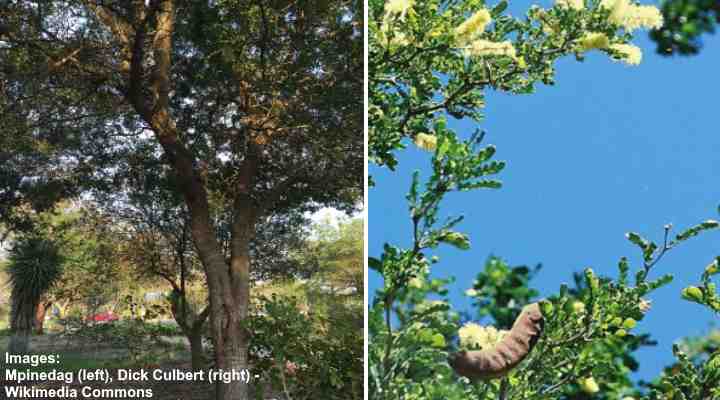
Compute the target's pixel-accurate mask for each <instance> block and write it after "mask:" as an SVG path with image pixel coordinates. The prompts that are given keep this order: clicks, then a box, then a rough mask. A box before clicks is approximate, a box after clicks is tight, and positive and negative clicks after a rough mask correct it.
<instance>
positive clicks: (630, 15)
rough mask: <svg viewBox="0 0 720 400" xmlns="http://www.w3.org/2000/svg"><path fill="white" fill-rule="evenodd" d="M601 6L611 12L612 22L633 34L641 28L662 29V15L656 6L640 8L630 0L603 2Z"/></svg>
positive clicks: (605, 0)
mask: <svg viewBox="0 0 720 400" xmlns="http://www.w3.org/2000/svg"><path fill="white" fill-rule="evenodd" d="M600 6H601V7H603V8H605V9H607V10H610V17H609V18H610V22H612V23H613V24H615V25H618V26H621V27H623V28H624V29H625V30H627V31H629V32H632V31H634V30H635V29H639V28H648V29H650V28H655V29H657V28H660V27H661V26H662V24H663V18H662V14H660V10H658V9H657V7H655V6H639V5H635V4H632V3H631V2H630V0H602V1H601V2H600Z"/></svg>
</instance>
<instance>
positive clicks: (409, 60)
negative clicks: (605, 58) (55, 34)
mask: <svg viewBox="0 0 720 400" xmlns="http://www.w3.org/2000/svg"><path fill="white" fill-rule="evenodd" d="M612 3H613V2H608V1H606V2H599V1H589V2H584V1H580V2H575V1H559V2H557V3H556V5H555V6H553V7H552V8H549V9H542V8H540V7H537V6H534V7H532V8H531V9H530V10H529V11H528V12H527V15H526V17H525V18H514V17H511V16H508V15H504V14H503V12H504V10H505V8H506V7H507V4H505V3H504V2H500V3H499V4H497V5H486V4H484V2H482V1H474V0H467V1H440V0H431V1H426V2H414V1H404V0H393V1H387V2H385V1H382V0H371V1H370V4H369V5H370V9H369V13H370V21H369V30H370V34H371V35H370V38H369V42H370V49H369V52H370V54H369V66H368V69H369V90H370V93H369V95H370V104H369V129H370V132H369V155H370V160H371V161H372V162H373V163H375V164H376V165H378V166H382V167H388V168H389V169H390V170H395V169H396V168H397V166H398V161H397V157H396V153H397V152H398V151H400V150H402V149H404V148H405V147H406V146H407V145H408V142H409V140H408V139H410V140H412V141H413V142H414V143H415V145H416V146H417V147H419V148H420V149H423V150H426V151H428V152H430V153H431V154H432V157H431V159H430V166H431V170H430V172H429V176H428V177H425V178H424V179H421V175H420V173H419V172H416V173H415V174H414V175H413V180H412V183H411V186H410V190H409V192H408V194H407V196H406V199H407V202H408V209H409V218H410V220H411V222H412V229H411V231H410V232H409V236H410V237H411V238H412V241H411V243H412V244H411V245H410V246H408V247H406V248H404V247H400V246H396V245H393V244H390V243H386V244H385V245H384V246H383V251H382V254H380V255H379V256H377V257H370V258H369V260H368V264H369V266H370V268H372V269H374V270H375V271H377V272H378V273H379V274H380V275H381V276H382V279H383V287H382V288H381V289H380V290H378V291H377V292H376V293H375V295H374V298H373V302H372V304H371V305H370V309H369V340H370V344H369V350H368V352H369V375H370V376H369V393H370V398H372V399H466V398H476V399H487V400H491V399H493V400H494V399H538V400H540V399H543V400H545V399H586V398H598V399H608V400H609V399H613V400H614V399H620V398H623V397H626V396H632V397H635V398H637V397H640V396H641V395H643V393H642V391H641V390H639V389H638V388H636V387H635V386H634V385H633V382H632V381H631V379H630V373H631V372H632V371H634V370H635V369H637V366H638V364H637V361H636V360H635V359H634V357H633V356H632V352H633V351H635V350H636V349H638V348H639V347H640V346H644V345H649V344H652V341H651V340H650V338H649V336H648V335H644V334H640V333H638V332H637V331H638V330H639V329H640V328H639V322H641V321H642V320H643V318H644V315H645V313H646V312H648V311H649V301H647V300H646V299H645V296H647V295H648V294H649V293H651V292H653V291H655V290H657V289H659V288H661V287H662V286H663V285H666V284H667V283H669V282H670V281H671V280H672V276H671V275H664V276H659V277H653V276H651V275H652V272H653V268H654V266H655V265H656V264H657V263H658V262H659V261H660V260H661V259H662V258H663V257H664V255H665V254H666V253H667V252H668V251H669V250H671V249H672V248H674V247H675V246H677V245H678V244H680V243H682V242H684V241H686V240H688V239H690V238H692V237H694V236H696V235H699V234H701V233H703V232H704V231H708V230H714V229H716V228H718V223H717V222H716V221H712V220H709V221H705V222H703V223H701V224H698V225H696V226H694V227H691V228H689V229H687V230H685V231H681V232H680V233H679V234H678V235H676V236H675V237H674V238H672V239H671V237H670V232H671V230H672V227H671V226H669V225H668V226H666V227H665V230H664V237H663V240H662V241H661V242H657V243H656V242H654V241H652V240H649V239H646V238H643V237H642V236H641V235H640V234H638V233H628V234H627V238H628V240H629V241H630V242H631V243H632V244H634V245H635V246H637V247H638V249H639V251H640V260H641V261H640V262H639V263H638V264H636V265H634V264H633V263H631V262H630V261H629V259H628V258H625V257H624V258H621V259H620V262H619V264H618V269H619V276H618V278H617V279H611V278H609V277H605V276H601V275H598V274H596V273H595V272H594V271H593V270H592V269H589V268H588V269H586V270H585V271H584V272H583V273H582V274H577V275H576V276H575V282H576V285H575V288H572V289H571V288H569V287H568V286H567V285H562V286H561V287H560V290H559V292H558V293H557V294H554V295H552V296H549V297H548V298H547V299H544V300H541V299H537V298H536V297H537V292H536V291H535V290H533V289H532V288H531V287H530V286H529V282H530V279H531V278H532V277H533V276H534V274H535V273H536V272H537V269H536V270H531V269H529V268H527V267H515V268H511V267H509V266H508V265H507V264H506V263H505V262H503V261H502V260H500V259H498V258H490V259H489V261H488V262H487V264H486V265H485V269H484V270H482V271H480V272H479V273H478V276H477V279H476V280H475V281H474V282H473V285H472V287H471V288H469V289H468V291H467V292H466V294H467V295H468V296H470V297H472V298H473V300H474V302H473V306H474V307H476V310H475V314H476V315H477V317H478V318H480V319H482V318H485V317H488V316H489V317H491V318H492V322H493V323H494V324H496V325H497V326H498V328H508V327H510V326H511V325H512V323H513V320H514V318H515V316H516V315H517V313H518V311H519V310H520V309H521V308H522V306H523V305H526V304H528V303H531V302H534V301H540V308H541V311H542V313H543V316H544V331H543V333H542V335H541V337H540V339H539V341H538V342H537V343H535V347H534V349H532V351H531V352H530V353H529V355H528V357H527V358H525V360H524V361H523V362H522V363H521V364H520V365H519V366H518V367H516V368H515V369H513V370H511V371H509V373H507V374H506V375H503V376H500V377H498V378H496V379H489V380H485V381H470V380H468V379H466V378H461V377H459V376H458V375H457V374H455V372H454V371H453V370H452V368H451V367H450V366H449V364H448V362H447V359H448V356H449V355H451V354H453V353H454V352H456V351H458V350H459V349H461V348H463V346H462V343H461V342H462V341H463V336H464V335H469V334H471V333H472V332H471V331H472V330H473V329H475V330H476V331H477V330H478V329H477V328H479V327H475V326H469V325H466V326H465V327H463V328H466V327H467V328H468V329H461V328H460V327H461V325H462V323H464V322H465V319H466V318H462V317H461V316H460V315H459V314H458V312H457V311H454V310H453V306H452V304H450V303H449V302H448V301H447V289H446V288H445V285H446V284H447V283H449V282H450V281H451V280H439V279H433V278H432V277H431V276H432V274H431V269H432V268H433V267H435V264H437V263H438V262H439V259H438V258H437V257H436V256H433V255H432V254H431V253H432V251H433V250H434V249H435V248H437V246H439V245H440V244H447V245H450V246H452V247H455V248H457V249H460V250H467V249H469V248H470V245H471V241H470V238H469V237H468V236H467V235H465V234H463V233H461V232H458V231H457V230H455V229H456V226H457V225H458V224H459V223H460V222H461V220H462V218H461V217H454V218H447V219H444V220H443V218H442V217H441V213H440V204H441V202H442V200H443V198H444V197H445V196H446V195H447V194H448V193H450V192H452V191H467V190H473V189H479V188H499V187H500V183H499V182H498V181H496V180H493V179H489V177H492V176H493V175H495V174H498V173H499V172H501V171H502V169H503V168H504V167H505V164H504V163H502V162H497V161H492V160H491V157H492V156H493V155H494V153H495V148H494V147H493V146H486V147H480V146H479V144H480V142H481V140H482V137H483V135H482V134H480V133H478V132H476V133H474V134H472V135H470V136H465V135H464V134H462V133H457V132H454V131H453V130H452V129H450V128H449V127H448V126H449V125H450V124H451V122H452V121H450V119H451V118H454V119H465V118H468V119H470V120H474V121H478V122H479V121H480V120H481V119H482V117H483V113H482V107H483V106H484V101H485V92H486V91H487V90H496V91H501V92H507V93H511V94H525V93H530V92H532V91H533V90H534V87H535V85H537V84H538V83H545V84H552V83H553V81H554V79H555V76H554V75H555V70H554V63H555V61H556V60H557V59H558V58H560V57H562V56H566V55H570V54H574V55H575V57H576V58H577V59H578V60H582V58H583V56H584V54H585V52H587V51H590V50H592V49H596V50H599V51H602V52H605V53H606V54H608V55H609V56H610V57H611V58H613V59H615V60H621V61H625V62H627V63H629V64H637V63H639V61H640V57H641V53H640V49H638V48H635V47H633V46H632V45H630V44H629V41H630V40H631V39H632V32H633V30H634V29H636V28H637V27H638V26H637V25H634V24H635V22H636V21H638V18H640V17H641V18H640V19H641V20H642V21H643V22H642V23H641V24H640V25H642V26H645V27H649V26H653V27H657V26H658V25H659V22H660V21H659V19H660V18H659V11H658V10H656V9H654V8H652V7H638V6H637V5H636V4H629V3H627V2H617V4H620V6H616V5H613V4H612ZM485 7H487V8H485ZM639 16H640V17H639ZM490 20H491V21H490ZM633 21H635V22H633ZM468 26H470V28H467V27H468ZM461 28H462V29H461ZM468 32H470V33H468ZM464 138H466V139H464ZM370 183H371V184H375V182H373V181H371V182H370ZM709 270H710V271H713V269H712V268H710V267H709ZM631 275H632V276H634V280H632V281H631V280H630V276H631ZM706 275H708V276H707V277H704V278H703V284H702V285H703V286H702V288H698V291H699V293H700V294H701V296H698V292H696V291H694V290H693V291H692V293H693V299H694V300H695V301H696V302H701V303H702V304H705V305H710V304H711V303H712V302H713V301H715V297H713V296H714V295H712V294H710V293H711V292H712V293H715V288H714V286H713V285H712V282H710V281H709V274H707V273H706ZM710 289H712V290H710ZM711 307H712V306H711ZM464 316H465V317H467V316H469V314H468V315H464ZM470 328H472V329H470ZM687 372H688V374H687V379H690V377H695V379H697V377H698V374H697V373H696V372H698V371H693V370H689V369H688V371H687ZM698 373H699V372H698ZM703 373H704V372H703ZM682 379H685V378H682ZM702 379H705V381H707V378H702ZM683 382H684V383H677V384H676V387H678V388H679V387H680V386H681V385H690V383H689V382H690V381H687V382H685V381H683ZM678 385H680V386H678ZM646 394H647V395H651V394H650V392H648V393H646ZM687 398H691V397H687ZM694 398H698V397H694Z"/></svg>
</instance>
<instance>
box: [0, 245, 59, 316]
mask: <svg viewBox="0 0 720 400" xmlns="http://www.w3.org/2000/svg"><path fill="white" fill-rule="evenodd" d="M9 260H10V263H9V265H8V267H7V271H8V274H9V276H10V285H11V286H12V292H13V302H18V303H22V304H25V303H27V304H31V305H32V304H37V303H38V302H39V301H40V298H41V297H42V296H43V295H44V294H45V293H47V291H48V290H50V288H51V287H52V286H53V285H54V284H55V282H56V281H57V279H58V278H59V277H60V275H61V274H62V262H63V257H62V255H61V254H60V249H59V247H58V245H57V243H55V242H53V241H51V240H50V239H47V238H43V237H39V236H31V237H27V238H22V239H21V240H20V241H18V242H17V243H15V244H14V246H13V248H12V250H11V251H10V259H9Z"/></svg>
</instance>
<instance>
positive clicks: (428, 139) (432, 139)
mask: <svg viewBox="0 0 720 400" xmlns="http://www.w3.org/2000/svg"><path fill="white" fill-rule="evenodd" d="M414 141H415V145H416V146H417V147H419V148H421V149H423V150H427V151H435V148H436V147H437V137H436V136H434V135H428V134H427V133H418V134H417V135H415V140H414Z"/></svg>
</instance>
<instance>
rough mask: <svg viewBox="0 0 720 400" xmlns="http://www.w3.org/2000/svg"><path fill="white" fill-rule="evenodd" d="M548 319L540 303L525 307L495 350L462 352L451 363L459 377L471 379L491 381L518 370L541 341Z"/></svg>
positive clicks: (454, 356)
mask: <svg viewBox="0 0 720 400" xmlns="http://www.w3.org/2000/svg"><path fill="white" fill-rule="evenodd" d="M544 322H545V320H544V319H543V315H542V313H541V312H540V307H539V306H538V304H537V303H533V304H529V305H527V306H525V308H523V310H522V312H521V313H520V315H519V316H518V317H517V319H516V320H515V323H514V324H513V327H512V329H511V330H510V332H508V333H507V335H505V337H504V338H503V339H502V341H500V343H498V344H497V345H495V347H494V348H491V349H484V350H475V351H460V352H458V353H455V354H452V355H451V356H450V359H449V360H448V362H449V363H450V366H451V367H452V368H453V369H454V370H455V372H456V373H457V374H458V375H462V376H465V377H468V378H470V379H492V378H498V377H501V376H504V375H506V374H507V373H508V372H510V370H511V369H513V368H515V367H516V366H517V365H518V364H520V362H521V361H522V360H524V359H525V357H526V356H527V355H528V354H529V353H530V351H531V350H532V349H533V347H534V346H535V343H536V342H537V341H538V339H539V338H540V334H541V333H542V330H543V326H544Z"/></svg>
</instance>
